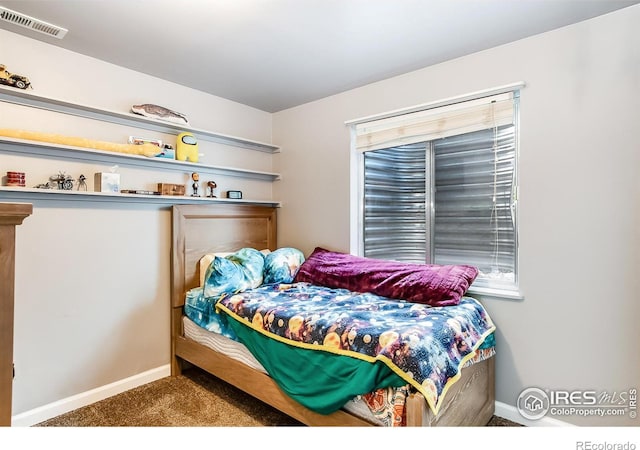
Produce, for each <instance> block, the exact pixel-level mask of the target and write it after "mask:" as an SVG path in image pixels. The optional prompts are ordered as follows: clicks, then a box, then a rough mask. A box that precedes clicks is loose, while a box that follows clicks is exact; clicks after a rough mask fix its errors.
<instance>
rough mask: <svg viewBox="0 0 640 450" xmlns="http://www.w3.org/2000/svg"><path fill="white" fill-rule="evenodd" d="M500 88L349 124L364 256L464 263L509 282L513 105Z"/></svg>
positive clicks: (500, 284) (498, 283) (485, 279)
mask: <svg viewBox="0 0 640 450" xmlns="http://www.w3.org/2000/svg"><path fill="white" fill-rule="evenodd" d="M518 99H519V91H518V90H514V91H510V92H502V93H500V94H499V95H490V96H486V97H482V98H478V99H473V100H467V101H464V102H456V103H453V104H450V105H445V106H439V107H436V108H430V109H427V110H422V111H412V112H410V113H407V114H400V115H395V116H392V117H384V118H381V119H376V120H371V121H369V122H358V123H355V124H354V125H353V126H354V135H355V136H354V144H355V145H354V147H355V149H356V152H357V154H359V155H360V156H359V161H360V166H361V169H360V173H361V175H360V179H361V183H362V186H361V191H360V192H361V195H362V198H361V199H359V202H360V210H361V211H362V218H361V230H360V234H359V236H360V240H361V243H360V246H359V248H361V249H362V253H363V254H364V256H367V257H374V258H381V259H391V260H398V261H408V262H428V263H435V264H470V265H474V266H476V267H478V269H479V271H480V275H479V276H478V278H477V280H476V282H475V283H474V286H480V287H487V288H491V289H498V290H502V291H505V290H506V291H517V260H518V259H517V248H518V245H517V220H516V217H517V214H516V205H517V203H516V201H517V196H516V194H517V161H516V156H517V141H518V140H517V131H518V120H517V109H518Z"/></svg>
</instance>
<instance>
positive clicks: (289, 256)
mask: <svg viewBox="0 0 640 450" xmlns="http://www.w3.org/2000/svg"><path fill="white" fill-rule="evenodd" d="M303 262H304V254H303V253H302V252H301V251H300V250H298V249H296V248H291V247H283V248H279V249H277V250H274V251H272V252H271V253H269V254H268V255H266V256H265V257H264V280H263V282H264V284H273V283H291V282H293V278H294V277H295V276H296V273H298V269H299V268H300V266H301V265H302V263H303Z"/></svg>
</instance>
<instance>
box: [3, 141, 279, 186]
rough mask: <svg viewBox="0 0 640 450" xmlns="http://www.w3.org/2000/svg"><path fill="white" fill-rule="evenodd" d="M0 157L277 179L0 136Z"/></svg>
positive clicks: (273, 175) (266, 174) (264, 174)
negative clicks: (44, 158)
mask: <svg viewBox="0 0 640 450" xmlns="http://www.w3.org/2000/svg"><path fill="white" fill-rule="evenodd" d="M0 153H17V154H21V155H32V156H43V157H47V158H64V159H67V158H72V159H74V160H76V161H90V162H100V163H107V164H110V165H113V164H118V165H122V166H130V167H141V168H145V169H153V170H159V169H160V170H173V171H180V172H193V171H203V170H206V171H207V172H211V173H217V174H221V175H228V176H234V177H241V178H251V179H258V180H266V181H275V180H279V179H280V175H279V174H277V173H271V172H260V171H255V170H245V169H238V168H234V167H223V166H210V165H206V164H199V163H192V162H188V161H178V160H175V159H167V158H154V157H146V156H139V155H130V154H127V153H118V152H109V151H101V150H92V149H87V148H82V147H71V146H65V145H58V144H50V143H46V142H37V141H29V140H23V139H14V138H8V137H2V136H0Z"/></svg>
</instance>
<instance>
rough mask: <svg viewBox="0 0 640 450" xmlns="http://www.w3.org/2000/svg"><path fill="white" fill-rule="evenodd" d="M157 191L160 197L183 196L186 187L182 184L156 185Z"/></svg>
mask: <svg viewBox="0 0 640 450" xmlns="http://www.w3.org/2000/svg"><path fill="white" fill-rule="evenodd" d="M158 191H160V194H162V195H184V194H185V192H186V186H185V185H184V184H171V183H158Z"/></svg>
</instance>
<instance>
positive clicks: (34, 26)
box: [0, 6, 69, 39]
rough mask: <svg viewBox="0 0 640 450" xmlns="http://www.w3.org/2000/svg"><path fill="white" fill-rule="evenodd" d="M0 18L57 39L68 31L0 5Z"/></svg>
mask: <svg viewBox="0 0 640 450" xmlns="http://www.w3.org/2000/svg"><path fill="white" fill-rule="evenodd" d="M0 20H2V21H3V22H9V23H12V24H14V25H18V26H20V27H24V28H29V29H30V30H34V31H37V32H38V33H44V34H46V35H49V36H53V37H56V38H58V39H62V38H63V37H64V35H65V34H67V31H69V30H67V29H66V28H62V27H59V26H57V25H52V24H50V23H47V22H44V21H42V20H39V19H35V18H33V17H29V16H27V15H24V14H22V13H19V12H15V11H11V10H10V9H8V8H5V7H4V6H0Z"/></svg>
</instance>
